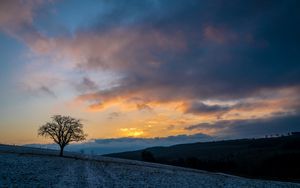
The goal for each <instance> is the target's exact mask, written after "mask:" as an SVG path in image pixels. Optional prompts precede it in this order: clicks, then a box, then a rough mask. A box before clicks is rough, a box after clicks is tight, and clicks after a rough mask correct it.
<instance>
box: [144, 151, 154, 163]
mask: <svg viewBox="0 0 300 188" xmlns="http://www.w3.org/2000/svg"><path fill="white" fill-rule="evenodd" d="M141 155H142V156H141V157H142V160H143V161H147V162H155V158H154V156H153V154H152V153H151V152H150V151H147V150H143V151H142V154H141Z"/></svg>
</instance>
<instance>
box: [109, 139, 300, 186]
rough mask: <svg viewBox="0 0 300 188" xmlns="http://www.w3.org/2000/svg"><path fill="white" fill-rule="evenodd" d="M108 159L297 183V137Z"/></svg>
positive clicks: (174, 148) (299, 152)
mask: <svg viewBox="0 0 300 188" xmlns="http://www.w3.org/2000/svg"><path fill="white" fill-rule="evenodd" d="M108 156H112V157H119V158H126V159H135V160H143V161H149V162H157V163H163V164H169V165H176V166H182V167H188V168H195V169H201V170H208V171H217V172H224V173H230V174H235V175H239V176H245V177H251V178H262V179H274V180H286V181H297V182H300V135H299V134H289V135H288V136H282V137H273V138H261V139H240V140H229V141H217V142H206V143H192V144H180V145H175V146H170V147H153V148H147V149H146V150H139V151H133V152H124V153H116V154H110V155H108Z"/></svg>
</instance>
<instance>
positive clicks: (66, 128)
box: [38, 115, 87, 156]
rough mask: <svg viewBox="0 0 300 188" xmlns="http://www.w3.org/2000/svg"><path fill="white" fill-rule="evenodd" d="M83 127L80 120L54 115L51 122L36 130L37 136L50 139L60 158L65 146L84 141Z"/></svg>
mask: <svg viewBox="0 0 300 188" xmlns="http://www.w3.org/2000/svg"><path fill="white" fill-rule="evenodd" d="M82 128H83V125H82V123H81V121H80V119H75V118H72V117H70V116H61V115H55V116H53V117H52V121H51V122H48V123H46V124H45V125H42V126H41V127H40V128H39V130H38V135H40V136H45V137H50V138H52V139H53V141H54V142H55V143H57V144H58V145H59V147H60V154H59V155H60V156H63V151H64V148H65V146H66V145H68V144H69V143H70V142H79V141H82V140H85V139H86V136H87V135H86V134H84V132H83V129H82Z"/></svg>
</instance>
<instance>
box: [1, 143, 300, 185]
mask: <svg viewBox="0 0 300 188" xmlns="http://www.w3.org/2000/svg"><path fill="white" fill-rule="evenodd" d="M56 154H57V151H55V150H42V149H34V148H26V147H18V146H5V145H0V169H1V170H0V187H178V188H181V187H300V185H299V184H295V183H287V182H275V181H262V180H253V179H246V178H240V177H235V176H229V175H226V174H218V173H211V172H206V171H200V170H193V169H186V168H181V167H173V166H168V165H160V164H153V163H146V162H139V161H131V160H124V159H114V158H109V157H101V156H86V155H80V154H76V153H66V157H63V158H62V157H58V156H57V155H56Z"/></svg>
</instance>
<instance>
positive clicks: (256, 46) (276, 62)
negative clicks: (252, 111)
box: [82, 1, 300, 101]
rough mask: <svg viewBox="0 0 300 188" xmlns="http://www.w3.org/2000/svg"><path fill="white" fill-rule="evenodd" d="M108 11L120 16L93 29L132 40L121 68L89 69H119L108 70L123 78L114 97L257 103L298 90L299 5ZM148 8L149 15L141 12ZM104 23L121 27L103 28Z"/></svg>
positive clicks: (134, 4) (139, 5)
mask: <svg viewBox="0 0 300 188" xmlns="http://www.w3.org/2000/svg"><path fill="white" fill-rule="evenodd" d="M109 4H110V7H111V8H112V9H111V10H117V11H116V12H111V14H113V15H114V16H113V17H109V16H108V17H104V18H103V19H102V21H101V22H99V25H97V27H91V28H90V30H91V31H93V32H92V33H93V34H95V35H99V36H102V35H106V33H110V32H112V31H114V30H115V29H116V28H122V29H124V28H125V29H124V32H121V33H122V34H121V35H120V36H119V35H112V38H116V39H118V38H119V37H121V36H122V38H123V37H125V38H127V40H128V41H126V43H125V44H124V46H122V47H121V49H122V50H120V52H116V54H114V55H115V56H114V57H118V58H119V59H121V60H120V61H118V59H112V60H111V61H109V60H108V61H107V62H106V61H105V60H103V59H97V58H95V57H94V58H92V59H93V61H92V62H90V63H91V64H92V68H93V69H94V68H95V67H97V66H99V67H103V65H104V64H106V65H108V64H109V65H112V64H114V63H116V64H117V65H114V66H113V67H111V66H108V67H109V68H111V69H113V70H115V71H119V72H120V73H122V74H124V75H125V76H124V79H123V80H121V81H120V85H119V87H115V88H113V89H112V90H111V91H110V92H109V93H110V94H111V93H113V95H116V94H120V91H124V92H121V93H122V94H124V93H131V94H132V95H139V94H141V95H143V96H141V97H144V98H147V99H148V100H158V101H170V100H177V99H182V100H186V99H240V98H245V97H253V96H257V95H259V92H260V91H261V90H263V89H269V90H272V89H274V90H276V89H279V88H284V87H294V86H299V82H300V65H299V63H298V61H299V59H300V56H299V53H298V51H297V49H298V47H299V42H300V39H299V36H298V33H299V32H298V31H299V26H298V25H297V24H296V23H298V20H299V18H300V15H299V13H298V11H297V9H296V8H295V7H297V5H298V4H299V3H298V2H297V1H286V2H280V1H264V2H258V1H233V2H225V1H201V2H199V1H184V2H183V1H159V2H157V1H155V2H154V1H145V2H144V1H143V2H138V1H130V2H128V3H127V2H126V4H123V3H121V4H117V3H115V2H114V1H112V2H110V3H109ZM145 7H148V8H147V11H146V12H144V11H141V10H144V8H145ZM151 15H152V16H151ZM112 20H113V21H112ZM145 20H147V22H146V21H145ZM106 22H107V23H116V24H113V26H111V25H110V26H106V25H105V23H106ZM121 23H123V24H121ZM128 24H129V26H128ZM98 26H99V27H100V26H103V27H104V28H106V30H103V27H102V29H101V30H98V29H97V28H98ZM121 31H122V30H121ZM149 31H153V32H150V33H151V34H150V33H149ZM84 32H86V31H84ZM84 32H82V33H84ZM130 33H135V37H132V35H131V34H130ZM154 33H156V34H154ZM137 36H138V37H137ZM156 36H158V37H156ZM167 36H180V37H174V38H172V37H169V38H168V37H167ZM155 39H157V40H155ZM170 40H171V41H178V43H183V44H184V48H181V49H180V50H179V51H176V50H174V49H173V50H170V49H171V46H172V43H168V45H163V46H161V45H157V44H158V41H161V42H162V43H164V44H166V42H165V41H170ZM151 41H156V43H155V45H154V43H151ZM111 44H114V43H113V42H112V43H111ZM122 44H123V43H122ZM109 45H110V44H108V46H109ZM99 53H101V52H100V51H99ZM99 53H96V54H97V55H99ZM92 56H93V55H92ZM154 62H157V63H154ZM88 63H89V62H88ZM83 67H86V68H87V67H89V64H85V66H83ZM106 67H107V66H106ZM116 67H117V68H116ZM96 95H99V96H103V95H105V94H104V93H103V92H102V91H101V92H99V93H94V96H96ZM120 95H121V94H120Z"/></svg>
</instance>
